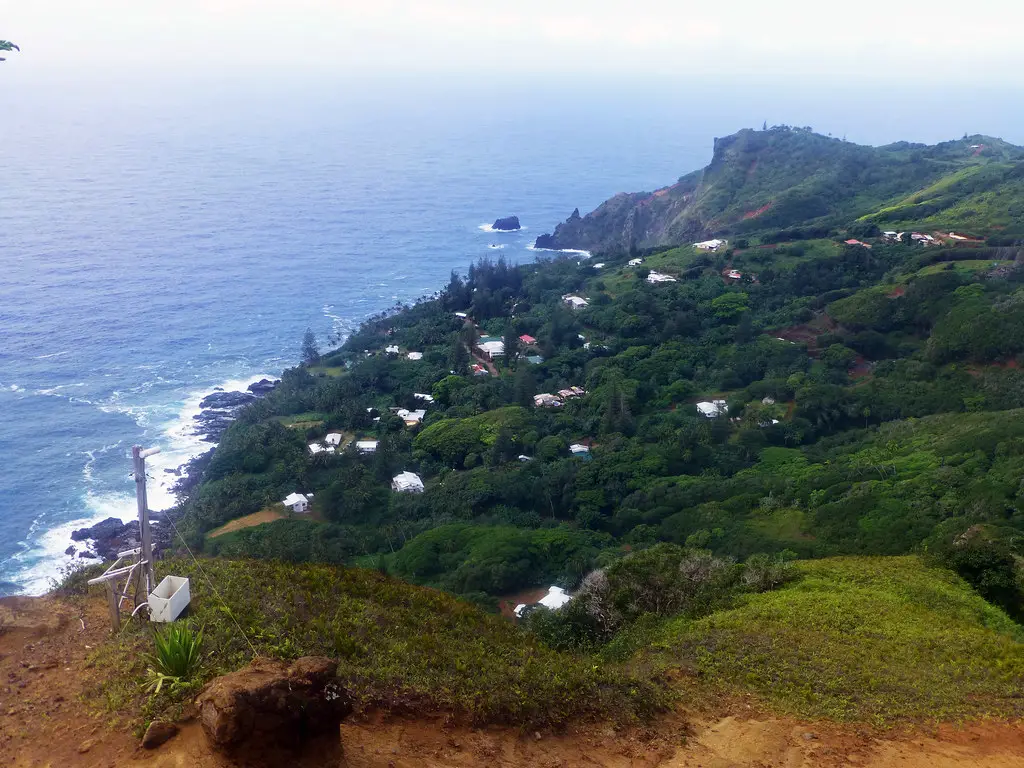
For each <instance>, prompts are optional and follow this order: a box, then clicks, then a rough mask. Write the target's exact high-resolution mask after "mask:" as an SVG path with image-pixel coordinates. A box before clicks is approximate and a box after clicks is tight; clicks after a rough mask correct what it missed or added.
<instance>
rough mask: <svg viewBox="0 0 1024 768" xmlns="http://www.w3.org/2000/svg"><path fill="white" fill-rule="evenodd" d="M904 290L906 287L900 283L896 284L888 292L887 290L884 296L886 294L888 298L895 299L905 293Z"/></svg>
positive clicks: (905, 290)
mask: <svg viewBox="0 0 1024 768" xmlns="http://www.w3.org/2000/svg"><path fill="white" fill-rule="evenodd" d="M906 292H907V289H906V287H905V286H902V285H897V286H896V287H895V288H893V289H892V290H891V291H889V292H888V293H887V294H885V295H886V296H887V297H888V298H890V299H897V298H899V297H900V296H902V295H903V294H905V293H906Z"/></svg>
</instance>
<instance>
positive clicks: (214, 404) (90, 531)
mask: <svg viewBox="0 0 1024 768" xmlns="http://www.w3.org/2000/svg"><path fill="white" fill-rule="evenodd" d="M278 383H279V382H278V381H271V380H270V379H261V380H260V381H257V382H255V383H254V384H250V385H249V387H248V390H247V391H245V392H225V391H224V390H222V389H220V388H218V389H215V390H214V391H213V392H211V393H210V394H209V395H207V396H206V397H204V398H203V399H202V401H200V403H199V407H200V408H201V409H202V410H201V411H200V412H199V413H198V414H196V415H195V416H194V417H193V418H194V420H195V434H197V435H201V436H202V439H203V440H204V441H206V442H209V443H213V444H214V447H213V448H210V450H208V451H206V452H205V453H202V454H200V455H199V456H196V457H194V458H192V459H190V460H189V461H188V462H186V463H185V464H182V465H181V466H180V467H178V468H177V469H166V470H164V471H165V472H168V473H170V474H173V475H175V476H176V477H177V478H179V479H178V480H177V482H175V484H174V486H173V490H174V493H175V495H176V496H177V497H178V499H182V498H184V497H186V496H187V495H188V494H189V492H191V490H192V489H193V488H195V487H196V486H197V485H198V484H199V481H200V480H201V479H202V476H203V472H205V471H206V467H207V466H209V464H210V460H211V459H212V458H213V452H214V450H215V448H216V444H217V443H218V442H219V441H220V439H221V437H222V436H223V435H224V432H225V431H226V430H227V428H228V427H229V426H231V422H233V421H234V420H235V419H236V418H238V414H239V412H240V411H241V409H242V408H245V407H246V406H247V405H249V404H251V403H254V402H256V401H257V400H259V399H260V398H263V397H266V396H267V395H268V394H270V393H271V392H273V391H274V388H275V387H276V386H277V385H278ZM175 511H176V508H172V509H170V510H165V511H162V512H158V511H154V510H150V512H149V517H150V520H151V521H152V523H153V525H152V527H151V530H152V532H153V546H154V549H155V550H156V552H158V553H159V552H160V551H161V550H164V549H168V548H169V547H170V546H171V544H172V541H173V538H174V530H173V528H172V527H171V522H172V520H171V519H170V517H169V516H170V515H172V514H174V512H175ZM71 540H72V542H74V543H72V545H71V546H69V547H68V548H67V549H66V550H65V551H64V554H65V555H71V556H75V555H77V556H78V557H79V558H80V559H82V560H116V559H117V553H118V552H124V551H125V550H129V549H134V548H135V547H138V546H139V544H140V537H139V521H138V520H132V521H130V522H127V523H125V522H122V521H121V520H120V519H119V518H116V517H108V518H107V519H106V520H102V521H100V522H98V523H96V524H95V525H91V526H89V527H87V528H79V529H77V530H75V531H73V532H72V533H71Z"/></svg>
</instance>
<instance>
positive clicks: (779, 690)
mask: <svg viewBox="0 0 1024 768" xmlns="http://www.w3.org/2000/svg"><path fill="white" fill-rule="evenodd" d="M799 569H800V571H801V573H802V578H801V579H800V580H799V581H797V582H796V583H794V584H791V585H790V586H788V587H785V588H783V589H781V590H778V591H775V592H767V593H763V594H759V595H752V596H750V597H747V598H746V599H745V601H744V603H743V604H742V605H740V606H739V607H736V608H734V609H732V610H728V611H722V612H719V613H716V614H713V615H711V616H708V617H706V618H704V619H701V620H698V621H694V622H687V621H683V620H676V621H671V622H668V623H666V624H665V625H663V626H662V627H660V628H659V629H658V631H657V632H655V633H653V634H652V636H651V637H649V638H648V643H649V648H650V649H651V650H649V651H646V653H649V654H651V655H653V656H654V657H656V658H660V659H661V660H662V661H667V660H671V661H672V662H673V663H678V662H683V663H685V664H687V665H692V667H693V668H694V669H695V670H696V672H697V675H698V677H699V679H700V680H701V681H702V682H703V683H710V684H712V685H723V686H726V687H729V688H735V689H739V690H745V691H753V692H755V693H757V694H758V695H759V696H761V697H762V698H763V699H764V700H766V701H767V702H769V703H770V704H772V705H773V706H774V707H777V708H779V709H781V710H783V711H787V712H791V713H794V714H798V715H802V716H805V717H828V718H831V719H837V720H868V721H873V722H876V723H889V722H893V721H896V720H901V719H908V718H909V719H925V718H926V719H959V718H968V717H972V718H973V717H986V716H999V717H1003V716H1020V715H1022V714H1024V698H1022V697H1021V695H1020V694H1021V688H1020V681H1021V679H1022V678H1024V630H1022V628H1021V627H1020V625H1018V624H1015V623H1014V622H1012V621H1011V620H1010V619H1009V618H1007V616H1006V614H1004V613H1003V612H1002V611H1000V610H998V609H996V608H994V607H992V606H991V605H989V604H988V603H986V602H985V601H984V600H983V599H981V598H980V597H979V596H978V595H977V594H975V593H974V592H972V591H971V590H970V588H969V587H968V586H967V585H966V584H965V583H964V582H963V581H961V580H960V579H959V578H957V577H956V576H954V575H952V574H951V573H950V572H948V571H945V570H939V569H933V568H927V567H925V566H923V565H922V564H921V562H920V561H919V560H918V559H917V558H915V557H898V558H879V557H872V558H868V557H850V558H835V559H829V560H818V561H808V562H802V563H800V564H799Z"/></svg>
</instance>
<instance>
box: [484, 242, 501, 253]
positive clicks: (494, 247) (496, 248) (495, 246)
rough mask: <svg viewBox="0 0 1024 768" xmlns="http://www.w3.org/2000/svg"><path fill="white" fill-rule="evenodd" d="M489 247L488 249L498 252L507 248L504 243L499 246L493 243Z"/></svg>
mask: <svg viewBox="0 0 1024 768" xmlns="http://www.w3.org/2000/svg"><path fill="white" fill-rule="evenodd" d="M487 247H488V248H493V249H495V250H497V251H500V250H501V249H502V248H504V247H505V245H504V243H502V244H500V245H499V244H495V243H491V244H490V245H488V246H487Z"/></svg>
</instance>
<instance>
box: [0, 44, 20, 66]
mask: <svg viewBox="0 0 1024 768" xmlns="http://www.w3.org/2000/svg"><path fill="white" fill-rule="evenodd" d="M20 50H21V48H19V47H18V46H16V45H15V44H14V43H12V42H11V41H10V40H0V51H20ZM0 61H7V59H5V58H4V57H3V56H0Z"/></svg>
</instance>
